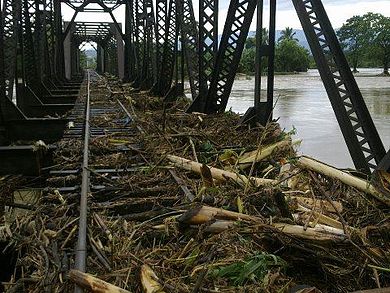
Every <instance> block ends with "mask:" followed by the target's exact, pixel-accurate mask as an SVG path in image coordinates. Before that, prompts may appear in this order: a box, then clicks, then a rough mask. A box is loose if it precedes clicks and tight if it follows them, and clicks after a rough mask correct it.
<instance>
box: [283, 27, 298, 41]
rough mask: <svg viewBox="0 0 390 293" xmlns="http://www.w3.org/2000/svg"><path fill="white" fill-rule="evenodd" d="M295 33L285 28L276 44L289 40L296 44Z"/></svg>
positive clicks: (291, 29)
mask: <svg viewBox="0 0 390 293" xmlns="http://www.w3.org/2000/svg"><path fill="white" fill-rule="evenodd" d="M295 35H296V32H294V29H293V28H291V27H286V28H285V29H284V30H282V31H281V32H280V37H279V39H278V42H280V41H283V40H291V41H295V42H298V41H299V40H298V39H297V38H295V37H294V36H295Z"/></svg>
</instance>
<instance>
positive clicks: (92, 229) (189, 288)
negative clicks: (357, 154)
mask: <svg viewBox="0 0 390 293" xmlns="http://www.w3.org/2000/svg"><path fill="white" fill-rule="evenodd" d="M107 85H109V87H110V90H108V89H107ZM94 86H95V87H96V89H99V90H100V91H101V92H102V94H101V95H100V96H99V95H97V96H96V95H95V97H94V98H95V100H93V102H94V103H102V104H104V105H106V107H107V108H109V107H110V105H111V106H112V105H114V104H116V103H117V101H116V100H119V101H121V103H122V104H123V105H124V106H125V107H126V109H127V110H128V112H129V113H131V116H132V119H128V116H126V115H125V114H123V113H122V114H120V113H117V112H115V111H114V112H107V113H105V114H102V115H99V116H95V117H92V119H91V125H92V126H94V125H95V126H96V125H99V127H103V128H105V127H107V129H108V128H113V127H117V125H118V123H122V124H120V125H122V126H124V125H135V127H134V129H135V130H134V132H132V133H128V134H127V135H123V133H121V134H118V133H117V134H116V133H115V132H109V131H107V132H106V133H104V134H99V135H97V136H95V137H93V139H92V141H91V145H92V150H91V151H92V153H93V154H94V155H92V157H91V161H90V168H91V170H94V171H95V173H93V172H92V173H91V174H92V175H91V176H92V178H91V180H92V184H93V186H95V188H94V189H92V190H91V193H90V195H89V217H88V222H89V224H88V237H87V239H88V259H87V273H82V272H78V271H75V270H72V268H73V267H74V259H73V258H74V247H75V244H76V242H77V225H78V212H77V209H78V193H77V191H76V192H68V193H66V194H65V193H61V192H60V191H59V189H58V188H54V187H53V186H52V187H51V188H49V189H47V190H46V191H45V193H44V194H43V195H42V197H41V199H40V202H39V204H37V205H36V208H35V209H33V210H30V211H29V212H28V213H27V214H24V215H23V216H20V217H19V216H17V215H12V216H11V214H10V213H8V214H3V216H2V222H1V225H0V231H4V232H3V233H0V237H1V241H6V242H7V243H8V245H7V248H6V249H8V250H12V251H15V252H17V254H18V261H17V264H16V266H15V269H14V274H13V276H12V277H11V279H10V280H8V281H6V282H4V285H5V287H6V289H7V290H8V291H9V292H16V291H15V290H16V289H15V288H22V289H21V290H22V291H23V292H70V291H72V290H73V285H74V282H76V283H77V284H79V285H81V286H82V287H83V288H85V289H86V290H88V291H91V292H146V293H149V292H188V293H190V292H351V291H358V290H368V289H375V288H385V287H389V286H390V273H389V270H390V241H389V240H390V224H389V200H390V197H389V195H388V194H387V193H386V192H385V191H383V190H386V189H383V190H380V189H378V188H377V182H373V181H372V180H371V179H369V178H363V179H362V178H358V177H356V176H355V175H354V174H356V173H349V172H348V171H347V170H338V169H336V168H334V167H331V166H328V165H326V164H324V163H321V162H319V161H317V160H314V159H312V158H308V157H305V156H297V154H296V152H295V150H294V146H295V145H296V143H295V142H293V140H292V138H291V136H292V134H293V133H289V132H286V131H283V130H282V129H281V128H280V126H279V125H278V124H277V123H275V122H272V123H269V124H268V125H267V126H265V127H263V126H261V125H258V126H255V127H249V126H245V125H239V124H238V122H239V119H240V117H239V115H237V114H235V113H232V112H226V113H223V114H216V115H203V114H199V113H193V114H187V113H185V109H186V107H187V106H188V101H187V100H186V99H184V98H183V99H179V100H178V101H176V102H174V103H173V104H171V105H170V106H169V107H168V106H167V105H164V104H163V102H162V100H161V99H160V98H157V97H151V96H148V95H147V94H146V93H136V92H134V90H133V89H131V88H130V86H129V85H126V84H125V85H123V86H122V85H121V84H120V83H119V82H118V81H117V80H115V79H113V78H112V77H110V78H109V79H107V78H102V79H100V80H99V81H97V82H95V85H94ZM118 121H119V122H118ZM141 130H142V131H141ZM81 148H82V146H81V145H80V144H79V142H77V141H72V140H69V139H68V140H66V139H64V140H62V141H60V142H59V143H58V148H57V150H56V157H55V163H56V164H58V165H59V166H61V168H63V169H69V168H79V166H80V164H79V162H80V160H81ZM113 150H115V152H114V151H113ZM118 150H120V151H118ZM108 166H109V167H110V168H112V169H114V170H116V171H106V172H103V171H102V172H100V171H99V172H98V171H96V170H101V169H102V168H103V169H104V168H107V167H108ZM68 179H69V180H70V179H71V180H70V182H74V181H76V182H77V178H68ZM69 180H68V181H66V183H68V182H69ZM0 183H1V190H2V192H3V193H2V194H6V195H7V194H9V190H10V188H14V189H16V188H17V187H16V186H14V185H12V184H9V185H8V184H4V180H3V181H0ZM47 183H52V185H53V184H54V185H58V181H55V180H53V179H51V178H48V182H47ZM8 197H9V196H8ZM7 203H10V202H9V200H8V201H7ZM378 290H384V289H378ZM368 292H370V291H368ZM372 292H376V291H372ZM378 292H381V291H378Z"/></svg>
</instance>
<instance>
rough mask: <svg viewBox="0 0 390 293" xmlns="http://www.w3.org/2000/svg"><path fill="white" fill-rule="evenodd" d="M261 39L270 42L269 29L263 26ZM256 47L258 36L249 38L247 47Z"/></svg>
mask: <svg viewBox="0 0 390 293" xmlns="http://www.w3.org/2000/svg"><path fill="white" fill-rule="evenodd" d="M261 40H262V43H263V44H268V30H267V29H266V28H263V30H262V34H261ZM255 47H256V36H255V37H250V38H247V39H246V41H245V49H251V48H255Z"/></svg>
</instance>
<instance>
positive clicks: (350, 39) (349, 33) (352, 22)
mask: <svg viewBox="0 0 390 293" xmlns="http://www.w3.org/2000/svg"><path fill="white" fill-rule="evenodd" d="M370 31H371V29H370V25H369V23H368V22H367V17H366V16H353V17H352V18H350V19H348V20H347V22H346V23H345V24H343V26H342V27H341V28H340V29H339V30H338V31H337V36H338V37H339V40H340V42H341V44H342V46H343V47H344V49H345V52H346V53H347V54H348V55H349V57H350V60H351V63H352V67H353V72H354V73H356V72H358V70H357V67H358V65H359V61H360V59H361V58H362V56H363V55H364V53H365V51H367V47H368V45H369V41H370Z"/></svg>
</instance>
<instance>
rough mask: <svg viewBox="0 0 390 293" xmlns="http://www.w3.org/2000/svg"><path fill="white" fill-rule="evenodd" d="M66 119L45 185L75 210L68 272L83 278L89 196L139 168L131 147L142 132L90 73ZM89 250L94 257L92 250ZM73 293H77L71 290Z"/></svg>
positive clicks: (139, 159)
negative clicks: (70, 201)
mask: <svg viewBox="0 0 390 293" xmlns="http://www.w3.org/2000/svg"><path fill="white" fill-rule="evenodd" d="M69 118H70V122H69V128H68V129H67V131H66V132H65V134H64V138H63V139H62V140H61V141H60V142H59V144H58V149H57V151H56V165H55V168H53V169H52V170H50V172H49V174H50V177H49V178H48V179H47V181H48V182H49V185H50V188H49V189H48V190H51V191H53V190H57V191H58V193H59V194H61V196H62V195H64V196H69V197H74V198H75V204H76V206H79V219H78V222H79V223H78V232H77V245H76V248H75V253H74V256H75V257H74V268H75V269H77V270H79V271H81V272H86V271H87V251H88V250H89V247H88V230H89V229H88V222H89V220H88V218H89V216H90V215H89V210H90V206H91V205H92V204H94V203H98V201H96V202H94V197H93V196H91V194H93V193H94V192H97V193H99V195H100V197H102V193H104V192H105V190H107V192H111V191H112V190H113V189H114V190H115V189H116V188H115V185H116V184H115V180H118V179H120V178H122V177H123V176H125V174H126V173H129V172H134V171H137V170H139V168H142V166H143V165H144V162H143V159H142V157H141V156H140V155H138V154H137V152H138V151H139V146H138V145H136V144H133V143H132V141H133V139H134V137H136V136H137V134H138V133H139V132H140V131H142V130H141V128H140V127H139V126H137V125H135V122H134V119H133V117H132V115H131V114H130V112H129V110H128V109H126V107H125V106H124V105H123V103H122V102H121V101H120V100H119V99H117V98H114V97H113V95H112V91H111V89H110V88H109V86H108V85H107V84H106V83H105V80H104V79H103V78H101V77H100V76H99V75H98V74H97V73H95V72H92V71H88V72H86V78H85V81H84V83H83V90H82V96H81V97H80V98H79V100H78V101H77V103H76V106H75V108H74V110H73V111H72V113H71V114H70V116H69ZM127 157H128V158H127ZM119 174H120V176H119ZM108 185H109V186H108ZM77 200H78V201H79V203H78V204H77ZM92 250H93V251H94V252H95V253H98V252H97V249H96V247H93V248H92ZM99 258H101V259H104V258H105V257H104V256H101V255H100V256H99ZM102 262H103V263H104V260H103V261H102ZM75 292H83V290H82V289H81V288H79V287H78V286H77V285H76V287H75Z"/></svg>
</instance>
